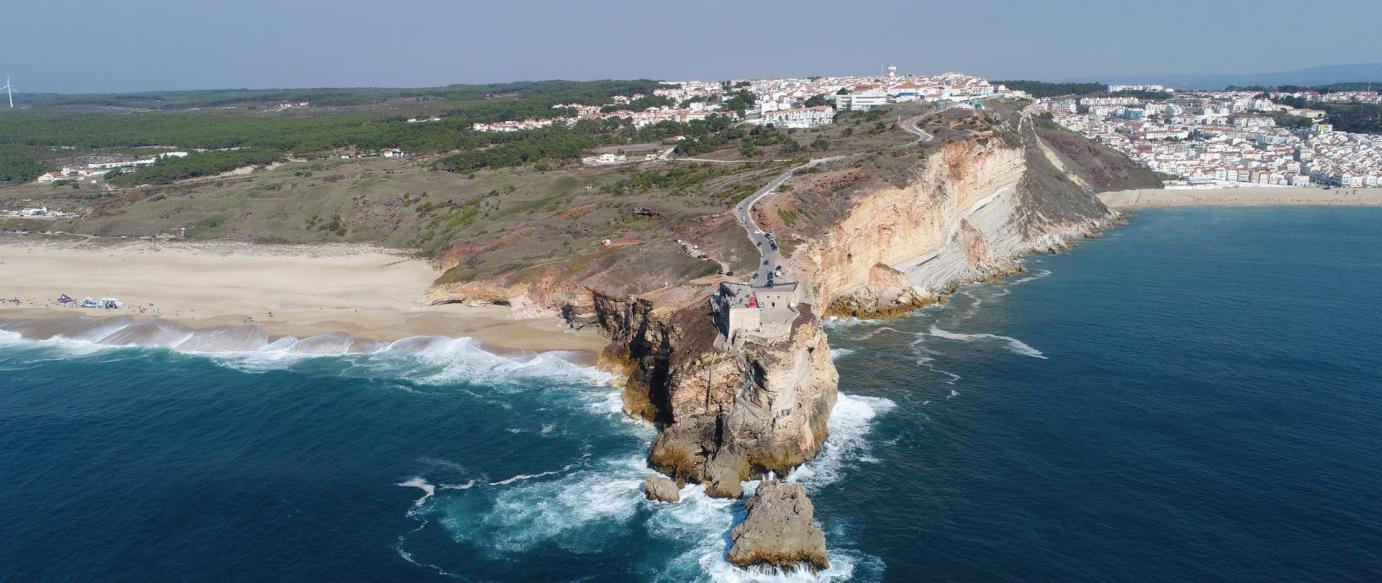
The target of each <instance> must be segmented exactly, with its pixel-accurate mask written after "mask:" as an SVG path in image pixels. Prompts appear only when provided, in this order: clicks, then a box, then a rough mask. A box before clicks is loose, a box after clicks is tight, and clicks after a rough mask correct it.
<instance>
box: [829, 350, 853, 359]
mask: <svg viewBox="0 0 1382 583" xmlns="http://www.w3.org/2000/svg"><path fill="white" fill-rule="evenodd" d="M854 352H855V351H854V349H851V348H831V349H830V360H840V359H841V358H844V357H846V356H849V355H851V354H854Z"/></svg>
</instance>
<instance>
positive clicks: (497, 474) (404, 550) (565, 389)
mask: <svg viewBox="0 0 1382 583" xmlns="http://www.w3.org/2000/svg"><path fill="white" fill-rule="evenodd" d="M1026 265H1027V267H1028V271H1027V272H1025V273H1022V274H1019V275H1015V276H1013V277H1011V278H1008V279H1006V280H1005V281H1003V282H1000V283H997V284H986V285H975V286H968V287H965V288H963V289H962V290H961V292H960V293H958V294H957V295H955V296H954V297H953V298H952V300H951V301H950V302H948V303H947V304H946V305H943V306H938V307H933V308H928V309H926V310H923V311H922V312H919V313H917V314H914V315H912V316H908V317H905V318H900V319H896V320H890V321H883V322H871V321H863V322H859V321H834V322H830V323H828V324H827V330H828V331H829V334H830V343H831V346H832V354H833V356H834V357H835V360H836V364H837V366H838V367H839V369H840V377H841V386H840V389H841V392H842V396H841V399H840V402H839V404H838V405H837V407H836V410H835V412H834V415H833V416H832V419H831V434H830V437H829V439H828V441H827V444H826V447H825V449H824V450H823V451H822V453H821V455H820V456H819V457H818V458H817V459H816V460H814V461H812V462H810V463H809V464H807V465H806V466H804V467H803V468H801V469H800V470H798V471H797V472H795V473H794V474H793V475H792V476H791V477H790V478H789V479H791V480H795V481H798V482H801V483H803V484H804V485H806V486H807V488H808V490H809V491H810V492H811V495H812V499H813V501H814V502H815V504H816V517H817V521H818V522H819V523H820V525H821V526H822V527H823V528H824V530H825V531H826V535H827V541H828V544H829V547H830V557H831V561H832V568H831V569H830V570H829V571H827V572H823V573H820V574H816V575H809V574H806V573H794V574H789V575H784V576H773V577H768V576H766V575H764V574H762V573H748V572H745V571H740V570H737V569H734V568H733V567H731V566H729V565H728V564H727V563H726V562H725V561H724V558H723V555H724V552H725V541H726V533H727V531H728V529H729V528H730V526H731V525H732V524H733V523H734V521H735V520H736V517H742V514H743V509H742V504H740V503H732V502H728V501H723V500H712V499H709V498H706V497H705V496H704V495H703V494H701V493H700V489H699V487H696V486H688V487H687V488H686V489H685V490H684V491H683V497H684V500H683V502H681V503H679V504H675V505H655V504H652V503H648V502H645V501H643V500H642V496H641V493H640V491H639V485H640V483H641V481H642V479H643V478H644V477H646V476H647V475H648V474H649V471H648V470H647V469H646V468H645V465H644V461H643V456H644V454H645V452H646V448H647V444H648V442H649V440H650V439H651V437H652V435H653V430H652V429H651V428H650V427H648V426H645V425H643V424H640V423H636V422H633V421H631V420H628V419H626V418H625V417H624V416H623V415H622V413H620V401H619V395H618V392H617V390H616V389H613V388H611V387H609V386H608V377H606V376H605V375H604V374H603V373H600V372H598V371H595V370H593V369H590V368H588V367H586V366H584V365H582V364H578V363H577V361H576V359H573V358H571V357H570V355H562V354H553V353H548V354H543V355H508V356H497V355H493V354H489V353H487V352H485V351H483V350H482V349H481V348H480V347H479V346H477V345H476V344H474V343H473V342H470V341H468V340H464V339H460V340H453V339H446V338H414V339H407V340H404V341H400V342H397V343H392V344H389V345H385V346H380V347H377V348H375V349H373V350H372V351H371V352H369V353H366V354H331V353H330V352H332V351H329V350H315V351H314V352H318V354H299V353H296V352H294V351H293V350H291V346H292V345H293V342H292V341H278V342H274V343H272V344H271V345H269V346H267V347H264V348H262V349H258V350H239V351H233V352H221V353H215V354H207V353H200V352H179V351H175V350H170V349H167V348H162V347H156V346H155V347H143V348H140V347H110V346H103V345H100V344H97V343H93V342H91V341H90V340H91V339H92V337H88V338H86V339H81V338H74V339H57V340H54V339H50V340H45V341H34V340H29V339H24V338H21V337H19V335H18V334H15V333H10V332H3V331H0V476H3V480H0V517H4V519H5V520H4V523H3V524H0V580H5V581H10V580H13V581H75V580H82V581H86V580H108V581H116V580H126V581H134V580H138V581H146V580H170V579H181V580H243V581H266V580H274V581H288V580H294V581H301V580H332V581H379V580H408V581H451V580H460V581H539V580H563V581H569V580H582V581H629V580H650V581H687V580H720V581H733V580H761V579H784V580H833V581H843V580H856V581H880V580H890V581H892V580H896V581H911V580H920V579H934V580H957V581H972V580H985V581H987V580H1063V581H1093V580H1098V581H1122V580H1148V579H1155V580H1224V581H1258V580H1263V579H1272V580H1296V581H1344V580H1358V581H1363V580H1375V579H1376V578H1377V576H1378V575H1379V574H1382V553H1379V552H1378V549H1382V453H1379V452H1382V437H1379V436H1382V430H1379V427H1382V358H1379V357H1378V354H1379V352H1380V351H1382V339H1379V336H1378V331H1379V330H1382V301H1380V300H1382V209H1343V208H1235V209H1214V208H1199V209H1158V210H1145V211H1139V212H1137V213H1136V214H1135V215H1134V217H1133V220H1132V221H1131V222H1130V223H1129V224H1128V225H1126V226H1124V227H1122V228H1119V229H1117V230H1115V231H1112V232H1110V233H1109V234H1107V235H1106V236H1105V237H1103V238H1100V239H1096V240H1091V241H1086V242H1083V243H1081V244H1080V245H1079V246H1078V247H1077V248H1075V249H1074V250H1072V251H1070V252H1067V253H1064V254H1061V255H1053V256H1040V257H1034V258H1031V259H1029V260H1028V261H1027V263H1026ZM146 332H147V331H146ZM109 333H111V332H110V331H105V332H92V333H91V334H93V335H96V334H109ZM142 337H146V338H147V337H151V336H149V335H148V334H147V333H146V334H145V335H144V336H142ZM308 344H311V345H313V346H323V345H330V344H331V343H330V342H325V341H323V340H320V339H319V340H317V341H315V343H308ZM304 346H305V345H304ZM320 352H326V354H321V353H320Z"/></svg>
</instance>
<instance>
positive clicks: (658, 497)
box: [643, 474, 681, 502]
mask: <svg viewBox="0 0 1382 583" xmlns="http://www.w3.org/2000/svg"><path fill="white" fill-rule="evenodd" d="M643 496H644V497H645V498H647V499H649V500H652V501H654V502H679V501H681V491H680V490H679V489H678V488H677V483H676V482H673V481H672V480H671V478H668V477H667V476H664V475H662V474H653V475H651V476H648V479H646V480H643Z"/></svg>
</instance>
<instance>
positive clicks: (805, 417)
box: [596, 296, 838, 498]
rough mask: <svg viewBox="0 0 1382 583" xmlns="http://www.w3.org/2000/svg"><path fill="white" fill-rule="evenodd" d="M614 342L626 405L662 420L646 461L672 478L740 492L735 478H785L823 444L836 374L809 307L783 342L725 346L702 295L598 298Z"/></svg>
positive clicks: (719, 492) (611, 356) (715, 492)
mask: <svg viewBox="0 0 1382 583" xmlns="http://www.w3.org/2000/svg"><path fill="white" fill-rule="evenodd" d="M596 303H597V305H598V306H600V307H601V309H599V310H597V313H598V314H599V315H600V321H601V324H602V325H603V326H604V327H605V329H606V330H608V331H610V333H611V336H612V337H614V339H615V342H614V343H612V344H611V349H610V350H608V351H607V352H606V354H605V357H604V361H605V362H607V363H610V362H613V363H624V367H623V368H624V372H625V373H626V374H627V377H628V381H627V383H626V385H625V387H624V409H625V411H626V412H628V413H629V414H630V415H632V416H634V417H639V418H642V419H646V420H649V421H652V422H655V423H657V424H659V425H660V426H661V428H662V430H661V431H660V432H659V433H658V436H657V438H656V439H654V441H653V444H652V447H651V449H650V452H649V455H648V459H649V462H650V463H651V465H652V466H653V467H654V468H656V469H657V470H659V471H661V472H663V473H666V474H667V475H669V476H672V477H673V478H676V479H677V480H685V481H689V482H693V483H704V484H706V485H707V488H706V492H707V493H708V494H710V495H712V496H718V497H725V498H737V497H739V496H740V495H741V494H742V490H741V487H740V482H741V481H743V480H745V479H749V478H752V477H757V476H761V475H764V474H766V473H767V472H769V471H774V472H777V473H780V474H785V473H787V472H789V471H791V470H792V469H794V468H796V467H797V466H799V465H801V464H802V463H805V462H806V461H808V460H810V459H812V458H813V457H815V455H816V453H817V452H818V451H820V448H821V445H822V444H824V442H825V437H826V422H827V421H828V420H829V418H830V411H831V409H833V408H834V406H835V399H836V387H837V383H838V376H837V373H836V372H835V367H834V364H833V363H832V362H831V361H830V350H829V347H828V346H827V345H826V340H825V333H824V331H822V330H821V327H820V323H819V321H818V320H817V318H816V316H815V314H814V313H813V312H812V311H811V308H810V306H808V305H802V306H801V309H800V313H799V314H798V317H797V319H796V321H795V322H793V324H792V327H791V332H790V334H788V335H787V336H786V337H784V338H779V339H775V340H750V341H748V342H746V343H744V344H743V345H742V346H740V347H738V348H733V349H727V348H725V347H723V346H717V343H716V340H717V336H718V331H717V330H716V329H715V327H714V325H713V322H712V320H711V318H710V310H709V304H708V302H707V301H706V297H705V296H699V297H698V298H695V299H693V300H692V301H691V302H689V305H684V306H681V307H678V308H654V305H653V302H652V301H650V300H647V299H636V300H618V299H614V298H607V297H600V298H597V301H596Z"/></svg>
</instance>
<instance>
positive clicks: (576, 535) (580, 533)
mask: <svg viewBox="0 0 1382 583" xmlns="http://www.w3.org/2000/svg"><path fill="white" fill-rule="evenodd" d="M648 473H649V470H648V469H647V467H646V465H645V464H644V461H643V458H642V456H630V457H628V458H619V459H612V460H606V461H605V462H602V463H600V464H597V465H596V467H591V468H588V469H579V470H576V471H572V472H569V473H568V472H566V471H563V470H554V471H550V472H540V473H534V474H526V475H517V476H513V477H511V478H506V479H503V480H498V481H494V482H490V483H489V484H488V487H487V488H483V489H481V488H475V489H472V490H471V491H470V492H467V495H466V496H462V497H458V498H453V499H440V498H439V499H434V501H433V502H432V504H430V505H428V507H427V508H425V509H424V510H423V512H422V514H424V515H426V516H428V517H432V518H435V519H436V521H437V522H438V523H439V524H441V525H442V526H443V527H444V528H446V530H447V532H448V533H450V534H451V535H452V536H453V537H454V538H456V539H457V540H458V541H467V542H470V543H474V544H477V545H479V546H481V547H482V548H484V549H486V550H487V551H490V552H492V553H498V554H507V553H515V552H523V551H528V550H531V549H533V548H535V547H537V546H539V545H543V544H554V545H556V546H559V547H561V548H563V549H566V550H568V551H571V552H576V553H589V552H597V551H599V550H602V549H603V544H602V540H603V539H604V538H606V537H608V536H612V535H613V534H614V533H616V532H618V531H619V530H621V529H624V528H627V526H626V525H627V523H628V522H629V521H630V520H632V519H633V517H634V515H635V514H636V513H637V511H638V507H639V506H638V505H639V501H640V500H642V499H643V494H642V491H641V489H640V488H641V486H642V483H643V478H644V477H645V476H646V475H647V474H648ZM558 475H560V477H556V478H555V479H544V478H552V477H554V476H558ZM477 494H480V495H477Z"/></svg>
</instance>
